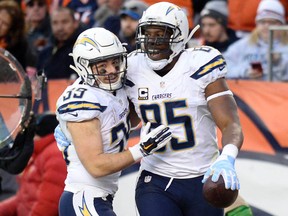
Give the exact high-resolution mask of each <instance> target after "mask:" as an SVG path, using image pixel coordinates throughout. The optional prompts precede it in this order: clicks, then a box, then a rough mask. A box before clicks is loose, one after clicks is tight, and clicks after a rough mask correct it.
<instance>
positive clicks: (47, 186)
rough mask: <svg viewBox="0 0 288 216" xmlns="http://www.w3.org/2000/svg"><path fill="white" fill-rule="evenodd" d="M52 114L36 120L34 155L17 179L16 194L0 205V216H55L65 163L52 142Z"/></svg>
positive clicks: (41, 115)
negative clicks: (17, 188)
mask: <svg viewBox="0 0 288 216" xmlns="http://www.w3.org/2000/svg"><path fill="white" fill-rule="evenodd" d="M57 124H58V121H57V119H56V116H55V114H53V113H43V114H40V115H38V116H37V117H36V131H35V137H34V152H33V154H32V157H31V159H30V161H29V163H28V165H27V167H26V168H25V169H24V171H23V173H22V174H21V175H20V176H19V177H18V178H19V186H20V188H19V190H18V192H17V193H16V195H14V196H12V197H11V198H8V199H6V200H5V201H3V202H1V203H0V215H5V216H14V215H17V216H27V215H49V216H58V202H59V199H60V196H61V194H62V192H63V189H64V181H65V178H66V173H67V171H66V164H65V161H64V159H63V157H62V154H61V152H60V151H59V149H58V147H57V144H56V141H55V139H54V128H55V127H56V126H57Z"/></svg>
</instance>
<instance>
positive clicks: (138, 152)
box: [128, 144, 143, 161]
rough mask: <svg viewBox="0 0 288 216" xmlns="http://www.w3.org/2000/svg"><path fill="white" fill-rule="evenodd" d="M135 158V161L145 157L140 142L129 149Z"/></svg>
mask: <svg viewBox="0 0 288 216" xmlns="http://www.w3.org/2000/svg"><path fill="white" fill-rule="evenodd" d="M128 150H129V151H130V153H131V155H132V157H133V159H134V161H138V160H139V159H141V158H142V157H143V154H142V152H141V150H140V147H139V144H136V145H134V146H132V147H130V148H129V149H128Z"/></svg>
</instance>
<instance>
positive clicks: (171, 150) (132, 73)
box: [126, 2, 243, 216]
mask: <svg viewBox="0 0 288 216" xmlns="http://www.w3.org/2000/svg"><path fill="white" fill-rule="evenodd" d="M188 29H189V28H188V20H187V16H186V14H185V13H184V12H183V11H182V10H181V9H180V8H179V7H178V6H176V5H174V4H171V3H168V2H160V3H156V4H153V5H151V6H150V7H149V8H148V9H147V10H146V11H145V12H144V13H143V16H142V18H141V19H140V20H139V25H138V33H137V40H138V44H139V45H140V46H139V49H138V50H136V51H134V52H132V53H131V55H129V58H128V72H127V89H126V92H127V94H128V97H129V99H130V100H131V101H132V103H133V104H134V106H135V110H136V112H137V114H138V116H139V117H140V118H141V120H142V123H143V124H146V123H147V122H151V123H152V124H151V127H152V128H156V127H157V126H158V125H161V124H163V125H166V126H169V128H170V129H171V131H172V139H171V141H170V144H168V145H166V146H164V147H163V148H161V149H159V150H158V151H157V153H156V154H153V155H151V156H150V157H145V158H143V159H142V160H141V167H140V174H139V175H140V176H139V179H138V183H137V187H136V195H135V196H136V205H137V208H138V211H139V214H140V215H141V216H151V215H155V216H156V215H157V216H162V215H163V216H175V215H187V216H188V215H189V216H190V215H213V216H217V215H219V216H220V215H221V216H222V215H223V209H218V208H214V207H212V206H210V205H209V204H208V203H207V202H206V201H205V200H204V199H203V196H202V187H203V183H204V182H205V181H206V179H207V178H208V177H209V176H210V175H212V180H213V181H215V182H216V181H217V180H218V178H219V176H220V175H222V176H223V178H224V181H225V187H226V188H227V189H232V190H239V180H238V178H237V174H236V171H235V168H234V163H235V159H236V157H237V154H238V151H239V150H240V148H241V146H242V143H243V134H242V128H241V125H240V122H239V117H238V113H237V106H236V103H235V100H234V98H233V95H232V92H231V91H230V90H229V87H228V85H227V83H226V81H225V75H226V73H227V69H226V64H225V60H224V59H223V56H222V55H221V53H220V52H219V51H218V50H216V49H214V48H212V47H207V46H200V47H195V48H190V49H185V45H186V43H187V42H188V41H189V40H190V38H191V37H192V35H193V31H192V32H191V33H190V34H189V30H188ZM216 127H218V128H219V129H220V131H221V132H222V140H221V142H222V147H223V150H222V153H221V154H220V155H219V149H218V145H217V135H216Z"/></svg>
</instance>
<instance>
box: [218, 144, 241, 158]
mask: <svg viewBox="0 0 288 216" xmlns="http://www.w3.org/2000/svg"><path fill="white" fill-rule="evenodd" d="M238 151H239V150H238V148H237V146H235V145H233V144H227V145H225V146H224V147H223V150H222V154H221V155H223V154H224V155H228V156H231V157H233V158H234V159H235V158H236V157H237V155H238Z"/></svg>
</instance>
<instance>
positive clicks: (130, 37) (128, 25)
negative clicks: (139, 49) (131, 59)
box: [118, 1, 148, 53]
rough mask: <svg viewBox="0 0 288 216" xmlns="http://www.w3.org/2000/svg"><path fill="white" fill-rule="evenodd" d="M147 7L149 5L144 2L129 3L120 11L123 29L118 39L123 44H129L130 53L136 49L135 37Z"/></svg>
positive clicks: (127, 46)
mask: <svg viewBox="0 0 288 216" xmlns="http://www.w3.org/2000/svg"><path fill="white" fill-rule="evenodd" d="M147 7H148V5H147V4H145V3H144V2H142V1H127V2H125V4H124V5H123V7H122V9H121V11H120V23H121V29H120V32H119V35H118V38H119V40H120V41H121V42H122V43H126V44H127V45H125V47H126V49H127V52H128V53H130V52H131V51H133V50H135V49H136V40H135V36H136V29H137V26H138V20H139V19H140V18H141V16H142V14H143V11H145V10H146V9H147Z"/></svg>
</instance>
